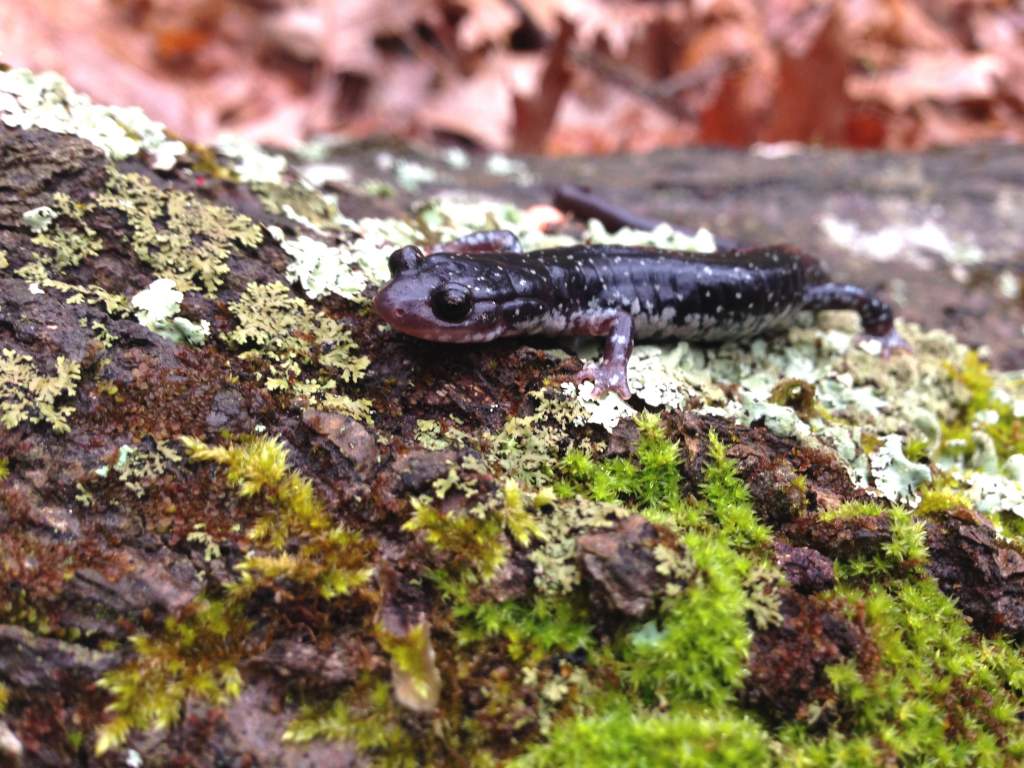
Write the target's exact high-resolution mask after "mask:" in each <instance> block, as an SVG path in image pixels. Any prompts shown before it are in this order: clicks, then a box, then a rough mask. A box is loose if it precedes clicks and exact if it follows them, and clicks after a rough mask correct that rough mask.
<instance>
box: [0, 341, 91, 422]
mask: <svg viewBox="0 0 1024 768" xmlns="http://www.w3.org/2000/svg"><path fill="white" fill-rule="evenodd" d="M54 366H55V372H54V374H53V375H52V376H47V375H45V374H40V373H39V372H38V371H37V370H36V366H35V360H34V359H33V358H32V357H31V356H30V355H23V354H20V353H19V352H16V351H15V350H13V349H7V348H3V349H0V404H2V405H3V413H2V414H0V424H2V425H3V426H4V427H6V428H7V429H14V428H15V427H16V426H18V425H19V424H21V423H23V422H28V423H29V424H39V423H40V422H45V423H47V424H49V425H50V428H51V429H53V431H54V432H58V433H63V432H70V431H71V426H70V424H69V423H68V418H69V417H70V416H71V414H73V413H74V412H75V408H74V406H72V405H59V404H58V402H57V401H58V400H60V399H62V398H66V397H74V395H75V390H76V388H77V386H78V379H79V377H80V376H81V366H80V365H79V364H78V363H76V362H74V361H73V360H68V359H67V358H65V357H63V356H58V357H57V359H56V361H55V362H54Z"/></svg>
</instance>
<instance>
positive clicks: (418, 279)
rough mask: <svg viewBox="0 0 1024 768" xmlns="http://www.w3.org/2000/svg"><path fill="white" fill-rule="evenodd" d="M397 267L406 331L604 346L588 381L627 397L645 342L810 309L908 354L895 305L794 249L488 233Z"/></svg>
mask: <svg viewBox="0 0 1024 768" xmlns="http://www.w3.org/2000/svg"><path fill="white" fill-rule="evenodd" d="M495 248H497V249H498V250H494V249H495ZM388 264H389V266H390V268H391V278H392V279H391V282H390V283H388V284H387V285H386V286H384V288H383V289H381V291H380V293H379V294H377V298H376V299H375V301H374V307H375V308H376V310H377V313H378V314H379V315H380V316H381V317H382V318H383V319H384V320H386V321H387V322H388V323H389V324H391V325H392V326H393V327H394V328H395V329H396V330H399V331H401V332H402V333H407V334H409V335H411V336H416V337H419V338H421V339H429V340H431V341H444V342H483V341H490V340H491V339H496V338H499V337H503V336H529V335H545V336H600V337H605V338H606V345H605V352H604V359H603V360H602V361H601V362H600V363H598V364H595V363H591V364H589V365H588V366H586V367H585V368H584V369H583V370H582V371H581V372H580V374H579V375H578V379H588V380H593V381H594V384H595V387H596V391H597V392H598V393H600V392H604V391H606V390H613V391H615V392H618V393H619V394H620V395H621V396H622V397H625V398H628V397H629V394H630V393H629V388H628V386H627V384H626V365H627V363H628V361H629V355H630V352H631V351H632V349H633V341H634V339H665V338H673V339H687V340H692V341H701V342H705V341H707V342H714V341H725V340H727V339H740V338H745V337H748V336H756V335H758V334H761V333H764V332H766V331H771V330H775V329H779V328H784V327H786V326H787V325H789V324H790V323H791V322H792V321H793V318H794V317H795V315H796V314H797V313H798V312H800V311H801V310H805V309H808V310H817V309H852V310H855V311H857V312H858V313H859V314H860V318H861V323H862V325H863V327H864V332H865V333H866V334H868V335H869V336H873V337H876V338H878V339H879V340H880V341H881V342H882V348H883V351H884V352H885V353H888V351H889V350H891V349H892V348H894V347H899V346H905V343H904V342H903V340H902V339H900V337H899V336H898V335H897V334H896V332H895V331H894V330H893V316H892V310H891V309H890V308H889V306H888V305H887V304H885V303H883V302H882V301H880V300H879V299H878V298H876V297H874V296H872V295H871V294H870V293H868V292H867V291H865V290H864V289H862V288H858V287H856V286H853V285H842V284H838V283H830V282H828V280H827V277H826V275H825V273H824V271H823V270H822V269H821V267H820V265H819V264H818V262H817V261H816V260H815V259H813V258H812V257H810V256H807V255H806V254H802V253H800V252H798V251H795V250H793V249H792V248H788V247H785V246H773V247H766V248H751V249H746V250H738V251H720V252H717V253H712V254H702V253H687V252H682V251H666V250H657V249H654V248H636V247H629V246H619V245H579V246H570V247H567V248H550V249H547V250H541V251H533V252H531V253H523V252H522V250H521V248H520V247H519V243H518V242H517V241H516V239H515V237H514V235H512V234H511V233H508V232H480V233H475V234H473V235H470V236H468V237H466V238H462V239H461V240H459V241H457V242H455V243H449V244H447V245H445V246H443V250H441V251H440V252H435V253H432V254H430V255H425V254H424V253H423V252H422V251H420V250H419V249H418V248H416V247H414V246H407V247H405V248H401V249H399V250H397V251H395V252H394V253H393V254H392V255H391V257H390V259H389V262H388Z"/></svg>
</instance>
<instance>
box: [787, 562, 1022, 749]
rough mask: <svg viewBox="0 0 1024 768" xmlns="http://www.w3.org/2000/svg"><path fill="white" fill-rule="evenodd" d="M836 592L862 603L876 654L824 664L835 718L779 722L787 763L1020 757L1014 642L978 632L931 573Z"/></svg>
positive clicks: (1017, 667)
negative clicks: (810, 727) (820, 722)
mask: <svg viewBox="0 0 1024 768" xmlns="http://www.w3.org/2000/svg"><path fill="white" fill-rule="evenodd" d="M841 592H842V594H843V595H844V596H845V597H846V598H847V600H848V601H849V604H850V605H851V606H855V605H858V604H860V605H863V607H864V612H865V616H866V622H867V627H868V629H869V630H870V632H871V635H872V638H873V639H874V642H875V644H876V645H877V650H878V660H877V662H876V663H875V664H874V665H873V668H872V669H871V670H870V671H867V670H862V669H858V667H857V665H855V664H854V663H852V662H847V663H844V664H839V665H835V666H832V667H830V668H829V670H828V674H829V678H830V680H831V681H832V684H833V686H834V687H835V689H836V692H837V693H838V694H839V698H840V707H839V709H840V712H841V717H842V720H841V722H840V723H839V724H837V727H836V728H835V729H834V730H833V732H832V733H830V734H829V735H828V736H826V737H824V738H816V737H812V736H810V735H809V734H808V733H807V732H806V731H805V730H804V729H803V728H802V727H799V726H792V727H789V728H786V729H784V730H783V731H782V733H781V734H780V739H781V741H782V742H783V743H784V744H785V745H786V746H787V751H789V750H792V751H791V753H790V754H791V755H792V762H791V763H789V764H792V765H800V766H820V765H848V766H864V767H865V768H867V767H868V766H875V765H882V764H889V763H891V764H895V765H948V766H992V767H993V768H994V767H995V766H1005V765H1015V764H1018V761H1019V760H1021V759H1022V758H1024V732H1022V729H1021V728H1020V723H1019V720H1018V716H1019V713H1020V711H1021V695H1022V694H1024V660H1022V659H1021V656H1020V653H1019V652H1018V651H1017V649H1015V648H1014V647H1013V646H1012V645H1011V644H1010V643H1008V642H1006V641H1005V640H1002V639H995V640H990V639H987V638H980V639H979V638H978V637H977V636H976V635H975V634H974V633H973V631H972V630H971V627H970V625H969V624H968V623H967V622H966V621H965V620H964V617H963V615H962V614H961V613H960V612H959V611H958V610H957V607H956V605H955V604H954V603H953V601H952V600H950V599H949V598H948V597H946V596H945V595H944V594H942V592H941V591H940V590H939V588H938V585H937V584H936V583H935V581H934V580H933V579H930V578H923V579H916V578H908V579H906V580H902V581H898V582H896V583H894V584H891V585H884V584H872V585H871V586H869V587H866V588H864V589H861V588H855V587H854V588H845V589H843V590H841Z"/></svg>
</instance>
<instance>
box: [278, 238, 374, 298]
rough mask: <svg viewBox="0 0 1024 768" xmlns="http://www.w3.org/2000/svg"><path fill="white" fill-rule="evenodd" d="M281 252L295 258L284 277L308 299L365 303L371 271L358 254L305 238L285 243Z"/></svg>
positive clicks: (285, 241) (282, 244)
mask: <svg viewBox="0 0 1024 768" xmlns="http://www.w3.org/2000/svg"><path fill="white" fill-rule="evenodd" d="M281 248H282V250H284V252H285V253H287V254H288V255H289V256H291V257H292V262H291V264H289V265H288V268H287V271H286V272H285V275H286V276H287V278H288V280H289V281H290V282H292V283H296V282H297V283H299V284H300V285H301V286H302V290H303V291H305V293H306V295H307V296H308V297H309V298H311V299H318V298H320V297H321V296H323V295H325V294H328V293H333V294H335V295H336V296H341V297H342V298H343V299H348V300H349V301H362V300H363V291H364V290H365V289H366V286H367V285H368V282H367V274H368V272H369V270H367V269H366V263H365V260H364V259H361V258H360V256H359V254H358V253H357V252H355V251H353V250H350V249H348V248H343V247H339V246H330V245H328V244H327V243H324V242H322V241H320V240H315V239H314V238H312V237H306V236H305V235H303V236H301V237H299V238H298V239H295V240H284V241H283V242H281Z"/></svg>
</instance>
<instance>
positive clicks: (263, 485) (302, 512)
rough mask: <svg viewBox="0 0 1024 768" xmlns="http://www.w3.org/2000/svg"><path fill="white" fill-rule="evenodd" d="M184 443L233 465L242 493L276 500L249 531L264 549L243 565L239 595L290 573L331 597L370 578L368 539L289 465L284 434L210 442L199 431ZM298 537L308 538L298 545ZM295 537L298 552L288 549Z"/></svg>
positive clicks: (198, 457)
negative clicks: (335, 514) (336, 516)
mask: <svg viewBox="0 0 1024 768" xmlns="http://www.w3.org/2000/svg"><path fill="white" fill-rule="evenodd" d="M182 443H183V444H184V445H185V447H186V449H187V450H188V455H189V458H191V459H192V460H194V461H212V462H215V463H217V464H220V465H222V466H224V467H226V468H227V479H228V482H229V483H231V484H232V485H234V486H235V487H236V488H237V490H238V494H239V496H241V497H242V498H246V497H249V496H255V495H257V494H261V495H263V496H265V497H266V499H267V500H268V501H269V502H270V504H271V511H270V512H269V513H268V514H266V515H264V516H262V517H260V518H259V519H258V520H257V521H256V522H255V523H254V524H253V525H252V527H250V529H249V531H248V538H249V539H250V540H251V541H252V542H253V543H254V544H255V545H256V546H257V547H260V548H262V550H263V551H262V552H250V553H249V554H248V556H247V557H246V559H245V560H244V561H243V562H242V563H241V564H240V565H239V566H238V571H239V572H240V573H241V574H242V579H241V580H240V581H239V582H238V583H237V584H235V585H233V586H232V587H231V590H232V592H233V593H234V594H235V596H236V598H239V599H241V598H243V597H245V596H248V595H249V594H251V593H252V592H254V591H255V590H256V589H257V588H258V587H260V586H264V585H269V584H272V583H274V582H276V581H279V580H285V579H287V580H290V581H292V582H294V583H296V584H308V585H311V586H313V587H314V588H315V589H316V591H317V593H318V594H319V595H320V596H321V597H323V598H325V599H328V600H329V599H332V598H335V597H340V596H342V595H347V594H349V593H350V592H352V591H353V590H355V589H356V588H358V587H360V586H362V585H363V584H365V583H366V582H367V581H368V580H369V579H370V576H371V575H372V574H373V569H372V568H371V567H370V566H369V565H368V560H369V558H370V556H371V554H372V547H371V546H370V544H369V542H367V541H366V540H365V539H364V538H363V536H362V535H361V534H360V533H358V532H357V531H352V530H349V529H347V528H345V527H344V526H339V525H335V524H334V523H333V521H332V520H331V518H330V516H329V515H328V514H327V512H326V511H325V510H324V508H323V505H322V504H321V503H320V502H319V500H317V498H316V496H315V494H314V493H313V485H312V483H310V481H309V480H308V479H307V478H305V477H303V476H302V475H300V474H299V473H298V472H294V471H292V470H289V469H288V465H287V458H288V454H287V451H285V449H284V446H283V445H281V443H280V442H279V441H278V440H276V439H274V438H272V437H260V438H254V439H250V440H246V441H242V442H238V443H234V444H232V445H227V446H208V445H206V444H205V443H203V442H202V441H200V440H196V439H195V438H182ZM296 540H298V541H301V542H302V543H301V544H300V545H298V546H295V544H294V542H295V541H296ZM289 544H291V545H292V550H293V551H285V548H286V546H288V545H289Z"/></svg>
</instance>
